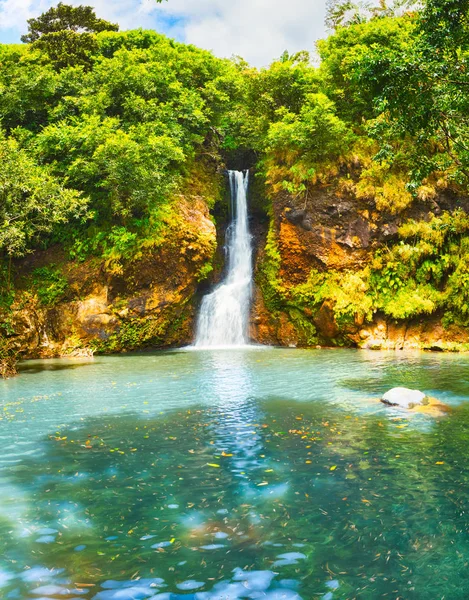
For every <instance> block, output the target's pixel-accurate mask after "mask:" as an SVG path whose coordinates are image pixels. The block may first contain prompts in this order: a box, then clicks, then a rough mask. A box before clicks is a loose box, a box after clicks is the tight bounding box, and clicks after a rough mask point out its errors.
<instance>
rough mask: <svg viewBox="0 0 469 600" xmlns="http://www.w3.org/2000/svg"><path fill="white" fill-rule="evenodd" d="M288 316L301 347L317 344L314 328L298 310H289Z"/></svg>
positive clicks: (317, 339)
mask: <svg viewBox="0 0 469 600" xmlns="http://www.w3.org/2000/svg"><path fill="white" fill-rule="evenodd" d="M287 314H288V316H289V318H290V322H291V324H292V325H293V326H294V327H295V330H296V332H297V333H298V337H299V342H300V345H301V346H316V345H317V344H318V343H319V338H318V335H317V331H316V327H315V326H314V325H313V323H312V322H311V321H310V320H309V319H308V318H307V317H306V315H305V314H304V312H302V311H301V310H299V309H298V308H290V309H289V310H288V313H287Z"/></svg>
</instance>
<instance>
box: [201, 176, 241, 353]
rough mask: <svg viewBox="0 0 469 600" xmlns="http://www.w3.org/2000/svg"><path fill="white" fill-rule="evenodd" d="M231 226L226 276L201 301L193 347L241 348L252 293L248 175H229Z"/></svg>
mask: <svg viewBox="0 0 469 600" xmlns="http://www.w3.org/2000/svg"><path fill="white" fill-rule="evenodd" d="M229 177H230V189H231V210H232V215H233V216H232V222H231V225H230V226H229V227H228V230H227V232H226V249H227V265H228V268H227V273H226V277H225V279H224V280H223V281H222V282H221V283H220V285H218V286H217V287H216V289H215V290H214V291H213V292H212V293H211V294H208V295H207V296H205V297H204V299H203V300H202V306H201V308H200V313H199V318H198V322H197V335H196V340H195V344H194V345H195V346H196V347H198V348H202V347H211V348H213V347H216V346H218V347H223V346H244V345H246V344H247V342H248V326H249V307H250V303H251V293H252V245H251V235H250V233H249V225H248V207H247V190H248V184H249V172H248V171H246V172H245V173H243V172H241V171H229Z"/></svg>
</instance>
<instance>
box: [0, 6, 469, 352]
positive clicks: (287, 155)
mask: <svg viewBox="0 0 469 600" xmlns="http://www.w3.org/2000/svg"><path fill="white" fill-rule="evenodd" d="M468 16H469V0H425V1H424V2H422V3H418V4H416V3H413V2H406V1H404V0H396V1H395V2H394V3H393V4H392V5H391V4H388V3H386V2H384V0H383V1H382V2H380V4H379V6H377V7H376V6H368V5H366V4H364V3H358V4H356V3H353V2H351V1H348V0H347V1H345V2H344V1H341V0H331V1H330V2H329V10H328V25H329V27H330V36H329V37H328V38H327V39H325V40H322V41H320V42H319V43H318V45H317V52H318V55H319V58H320V63H319V66H318V64H317V62H316V61H314V60H312V58H311V57H310V56H309V54H308V53H307V52H300V53H297V54H294V55H290V54H289V53H288V52H285V53H284V54H283V55H282V56H281V57H280V58H279V59H277V60H275V61H274V62H273V63H272V64H271V65H270V66H269V67H268V68H263V69H256V68H253V67H251V66H250V65H249V64H247V63H246V62H245V61H243V60H242V59H241V58H233V59H231V60H228V59H220V58H217V57H215V56H214V55H213V54H211V53H210V52H207V51H204V50H201V49H199V48H196V47H194V46H191V45H185V44H181V43H178V42H175V41H173V40H171V39H168V38H167V37H165V36H164V35H160V34H158V33H156V32H155V31H145V30H135V31H126V32H120V31H119V27H118V25H117V24H113V23H109V22H107V21H105V20H103V19H101V18H99V17H98V16H96V14H95V13H94V11H93V9H92V8H90V7H86V6H80V7H71V6H68V5H65V4H62V3H60V4H59V5H58V6H57V7H56V8H53V9H50V10H49V11H48V12H47V13H44V14H43V15H41V16H40V17H38V18H37V19H31V20H30V21H29V23H28V26H29V31H28V33H27V34H25V35H24V36H23V42H24V43H23V44H18V45H6V44H0V287H1V293H0V304H1V309H2V310H3V312H4V314H5V315H7V314H8V309H9V307H11V305H12V303H13V302H14V298H15V290H14V282H15V268H16V265H17V264H18V261H21V260H22V258H24V257H25V256H27V255H29V254H31V253H34V252H38V251H42V250H44V249H47V248H49V247H51V246H53V245H60V246H61V247H62V248H63V249H64V251H65V252H66V253H67V255H68V256H69V258H70V260H76V261H80V260H85V259H86V258H87V257H88V256H90V255H96V256H102V255H103V253H107V255H108V256H110V255H112V256H114V257H117V258H118V259H119V258H122V260H131V259H132V256H133V255H134V254H136V253H137V252H139V251H140V249H141V247H142V244H144V243H145V241H147V240H151V239H152V238H154V237H155V236H157V235H158V230H159V227H161V215H163V214H164V213H165V210H170V208H169V206H170V204H169V199H170V198H171V197H173V195H174V193H175V192H177V191H178V190H180V189H181V188H182V187H183V186H184V182H187V179H188V177H195V176H196V175H195V174H196V173H197V172H201V171H203V170H204V168H205V166H206V165H207V164H208V163H211V164H212V165H213V164H215V165H223V164H224V163H225V162H226V160H227V159H237V160H238V162H239V160H242V157H243V156H250V157H255V167H256V173H257V177H258V179H259V181H261V184H262V186H263V189H264V192H265V197H266V198H267V199H268V201H272V200H273V199H274V198H275V194H277V193H279V192H286V193H289V194H291V196H292V197H293V198H299V199H301V198H304V197H307V196H308V193H309V190H310V189H311V188H312V186H315V185H317V184H321V183H327V182H328V181H331V180H333V179H334V180H339V182H340V183H341V185H343V186H344V187H346V188H347V189H348V190H349V191H350V192H351V193H354V194H355V195H356V197H357V198H363V199H367V200H370V199H372V200H373V201H374V202H375V206H376V210H377V211H378V212H381V213H389V214H391V215H395V214H399V213H402V212H403V211H405V210H407V209H408V208H409V207H410V206H412V203H414V202H416V201H429V202H430V201H431V200H432V199H433V198H435V197H436V196H437V195H438V194H441V193H443V192H445V191H446V190H451V192H452V193H454V194H456V195H460V196H464V195H467V193H468V185H469V117H468V114H469V94H468V93H467V91H468V89H469V88H468V86H469V71H468V59H469V23H468ZM250 160H251V162H252V159H250ZM246 166H253V165H252V164H249V165H246ZM344 173H348V175H344ZM350 173H353V177H351V176H350ZM468 231H469V218H468V217H467V215H466V213H465V212H464V211H458V212H456V213H455V214H440V215H434V218H433V219H432V220H430V222H425V223H422V222H413V221H409V222H407V223H406V224H404V225H403V226H402V227H401V229H400V231H399V236H400V239H399V240H398V241H396V243H395V244H394V245H392V246H391V247H389V248H386V249H382V250H380V251H379V252H378V253H377V254H376V256H374V257H373V259H372V260H371V261H370V264H369V265H367V266H366V268H365V269H364V270H362V271H361V272H359V273H349V274H347V276H345V277H339V278H338V277H337V274H334V273H312V274H311V278H310V282H309V283H308V284H307V285H305V286H303V287H302V288H301V289H293V288H292V289H288V290H286V289H285V285H284V282H280V281H279V280H278V273H277V270H276V266H275V264H276V262H275V261H276V247H275V239H273V237H271V238H270V241H269V246H268V249H269V252H268V264H266V266H265V269H266V273H267V274H268V280H269V281H268V284H269V286H270V292H271V293H272V294H274V295H276V297H277V300H278V301H280V302H282V301H284V302H287V303H291V304H292V305H295V306H301V307H304V306H305V305H317V304H318V303H320V302H321V301H323V299H324V298H327V297H332V299H333V300H334V301H335V303H336V313H337V317H338V318H341V319H345V320H347V319H353V318H354V317H356V315H357V312H358V313H359V312H362V313H363V315H362V316H363V317H364V318H371V316H372V315H373V313H374V312H376V311H377V310H380V311H383V312H384V313H385V314H387V315H389V316H391V317H392V318H395V319H406V318H411V317H414V316H418V315H428V314H432V313H434V312H435V311H443V313H444V315H445V319H446V321H447V322H455V321H457V322H459V323H462V324H463V325H466V324H467V323H469V267H468V266H467V265H469V260H468V259H469V236H468ZM0 327H1V333H0V339H1V347H0V354H3V356H9V352H10V351H9V344H8V340H9V336H11V335H12V333H13V332H11V331H10V329H9V326H8V318H7V317H5V318H4V320H3V322H2V324H1V326H0Z"/></svg>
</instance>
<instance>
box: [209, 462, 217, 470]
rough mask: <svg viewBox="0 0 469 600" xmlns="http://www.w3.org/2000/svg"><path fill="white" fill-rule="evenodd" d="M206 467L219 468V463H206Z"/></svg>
mask: <svg viewBox="0 0 469 600" xmlns="http://www.w3.org/2000/svg"><path fill="white" fill-rule="evenodd" d="M207 467H214V468H215V469H219V468H220V465H217V464H216V463H207Z"/></svg>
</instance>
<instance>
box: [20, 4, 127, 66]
mask: <svg viewBox="0 0 469 600" xmlns="http://www.w3.org/2000/svg"><path fill="white" fill-rule="evenodd" d="M28 28H29V33H28V34H27V35H23V36H22V37H21V40H22V41H23V42H26V43H32V45H33V48H34V49H37V50H40V51H42V52H44V53H45V54H47V56H48V58H49V60H50V61H51V62H52V64H53V65H54V67H55V68H58V69H62V68H65V67H70V66H74V65H87V66H89V65H90V64H91V57H92V55H93V54H94V53H95V52H96V50H97V48H98V43H97V40H96V36H95V35H94V34H95V33H99V32H101V31H118V30H119V26H118V25H116V24H115V23H109V22H108V21H105V20H104V19H98V18H97V17H96V14H95V12H94V10H93V8H92V7H91V6H77V7H74V6H70V5H68V4H63V3H62V2H59V4H58V5H57V7H53V8H50V9H49V10H48V11H47V12H45V13H43V14H42V15H40V16H39V17H37V19H29V20H28Z"/></svg>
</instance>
